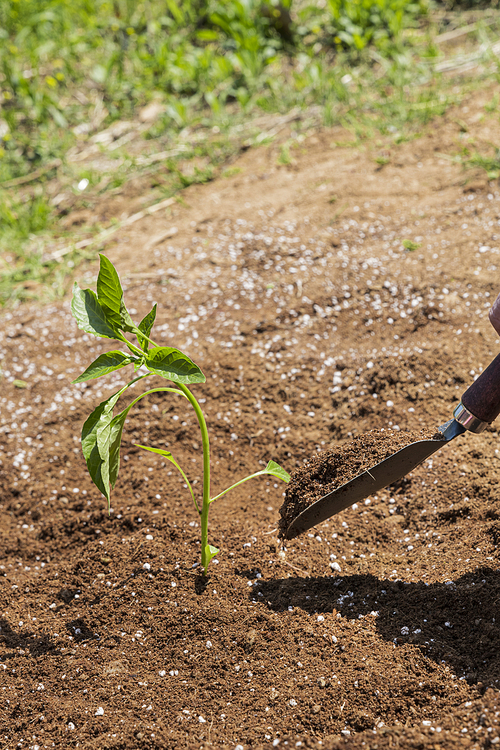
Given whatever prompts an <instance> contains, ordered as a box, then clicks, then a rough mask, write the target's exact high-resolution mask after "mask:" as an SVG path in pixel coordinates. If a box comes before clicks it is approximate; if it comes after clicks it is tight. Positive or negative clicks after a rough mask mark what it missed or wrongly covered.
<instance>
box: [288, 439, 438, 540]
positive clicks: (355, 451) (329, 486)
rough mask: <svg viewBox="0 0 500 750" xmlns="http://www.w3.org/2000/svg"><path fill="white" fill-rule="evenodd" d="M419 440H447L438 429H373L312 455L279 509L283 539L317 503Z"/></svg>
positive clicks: (293, 480) (292, 477) (298, 472)
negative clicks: (296, 522) (297, 520)
mask: <svg viewBox="0 0 500 750" xmlns="http://www.w3.org/2000/svg"><path fill="white" fill-rule="evenodd" d="M418 440H444V437H443V435H442V434H441V433H440V432H436V431H435V430H412V431H394V430H384V429H381V430H370V432H365V433H364V434H363V435H358V436H357V437H355V438H354V439H353V440H351V441H349V442H348V443H344V444H343V445H339V446H336V447H335V448H332V449H330V450H326V451H321V453H318V454H317V455H316V456H313V458H311V459H309V461H307V462H306V463H305V464H304V466H301V467H300V468H299V469H297V470H296V471H295V472H293V474H292V476H291V479H290V483H289V484H288V486H287V489H286V492H285V500H284V502H283V505H282V506H281V508H280V516H281V518H280V522H279V529H280V532H279V536H280V538H283V537H284V536H285V532H286V530H287V529H288V527H289V526H290V524H291V523H292V521H293V520H294V519H295V518H297V516H298V515H299V514H300V513H302V511H303V510H305V509H306V508H307V507H308V506H309V505H312V503H315V502H316V500H319V499H320V498H321V497H323V496H324V495H327V494H328V493H330V492H333V491H334V490H336V489H337V488H338V487H341V486H342V485H343V484H346V483H347V482H350V481H351V479H354V478H355V477H357V476H358V475H359V474H361V473H362V472H364V471H366V469H370V468H371V467H372V466H375V465H376V464H378V463H380V462H381V461H384V460H385V459H386V458H389V456H392V455H393V453H396V452H397V451H400V450H402V449H403V448H406V446H407V445H410V444H411V443H415V442H417V441H418Z"/></svg>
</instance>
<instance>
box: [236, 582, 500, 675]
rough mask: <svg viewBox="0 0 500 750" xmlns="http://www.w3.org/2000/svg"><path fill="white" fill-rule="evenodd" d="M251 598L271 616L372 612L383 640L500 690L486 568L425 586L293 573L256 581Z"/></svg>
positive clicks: (494, 599) (499, 645)
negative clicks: (296, 610)
mask: <svg viewBox="0 0 500 750" xmlns="http://www.w3.org/2000/svg"><path fill="white" fill-rule="evenodd" d="M251 596H252V597H255V596H257V597H258V598H261V601H265V602H267V606H268V607H269V608H270V609H272V610H274V611H277V612H280V611H281V612H283V611H286V610H288V609H289V608H290V607H293V608H299V609H302V610H303V611H305V612H308V613H309V614H320V613H327V612H329V613H334V614H337V615H338V614H340V616H341V617H342V618H348V619H350V620H357V619H361V618H364V617H366V616H370V615H372V616H373V617H374V618H375V627H376V630H377V631H378V633H380V635H381V636H382V638H384V639H385V640H387V641H392V642H394V643H395V644H396V645H403V644H413V645H415V646H416V647H418V648H420V649H421V650H422V651H423V652H424V653H425V654H426V656H428V657H430V658H432V659H434V660H435V661H437V662H442V661H444V662H446V663H447V664H448V665H450V666H451V667H452V668H453V669H454V671H455V673H456V674H457V676H458V677H462V678H465V679H466V680H467V682H468V683H469V684H477V683H482V684H483V685H489V686H494V687H496V688H498V686H499V685H500V680H499V679H498V678H499V675H500V622H498V623H497V621H496V620H497V618H498V616H499V608H498V605H499V602H500V572H499V571H496V570H492V569H491V568H486V567H485V568H478V569H477V570H475V571H474V572H472V573H467V574H465V575H463V576H461V577H460V578H459V579H457V580H456V581H446V582H445V583H432V584H426V583H424V582H422V581H419V582H417V583H405V582H404V581H390V580H379V579H378V578H376V577H375V576H373V575H369V574H368V575H352V576H344V577H315V578H314V577H313V578H305V577H304V578H301V577H298V576H297V577H291V578H286V579H279V580H271V581H259V582H258V583H257V584H256V586H255V587H254V588H253V590H252V594H251Z"/></svg>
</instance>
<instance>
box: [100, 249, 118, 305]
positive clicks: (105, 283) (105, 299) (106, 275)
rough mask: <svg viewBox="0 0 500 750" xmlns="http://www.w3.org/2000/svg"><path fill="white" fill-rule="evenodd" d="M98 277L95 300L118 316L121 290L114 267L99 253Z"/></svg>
mask: <svg viewBox="0 0 500 750" xmlns="http://www.w3.org/2000/svg"><path fill="white" fill-rule="evenodd" d="M99 260H100V266H99V275H98V277H97V299H98V300H99V304H101V305H105V306H106V307H108V308H109V309H110V310H111V311H112V312H114V313H116V315H118V316H119V315H120V308H121V302H122V299H123V289H122V285H121V284H120V279H119V276H118V274H117V272H116V269H115V267H114V265H113V264H112V263H111V261H110V260H109V259H108V258H106V256H105V255H102V253H99Z"/></svg>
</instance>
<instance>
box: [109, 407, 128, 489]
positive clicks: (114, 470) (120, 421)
mask: <svg viewBox="0 0 500 750" xmlns="http://www.w3.org/2000/svg"><path fill="white" fill-rule="evenodd" d="M130 409H131V406H128V407H127V408H126V409H124V410H123V411H121V412H120V413H119V414H117V415H116V417H113V419H112V421H111V425H110V428H111V429H110V438H109V483H110V485H111V487H114V486H115V484H116V480H117V478H118V470H119V468H120V446H121V442H122V433H123V426H124V424H125V420H126V419H127V416H128V413H129V411H130Z"/></svg>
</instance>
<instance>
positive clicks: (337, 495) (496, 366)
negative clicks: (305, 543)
mask: <svg viewBox="0 0 500 750" xmlns="http://www.w3.org/2000/svg"><path fill="white" fill-rule="evenodd" d="M498 414H500V354H499V355H498V356H497V357H496V358H495V359H494V360H493V361H492V362H491V364H490V365H489V366H488V367H487V368H486V370H484V372H483V373H482V374H481V375H480V376H479V377H478V378H477V380H475V381H474V383H472V385H471V386H470V387H469V388H468V389H467V390H466V391H465V393H464V394H463V396H462V400H461V401H460V403H459V405H458V406H457V407H456V409H455V411H454V412H453V419H450V420H449V421H448V422H445V424H443V425H441V427H439V433H440V434H441V436H442V439H439V436H438V439H433V440H419V441H418V442H416V443H411V445H407V446H406V447H405V448H402V449H401V450H399V451H397V453H394V454H393V455H392V456H390V457H389V458H386V459H385V460H384V461H381V462H380V463H378V464H376V465H375V466H372V467H371V468H370V469H367V470H366V471H364V472H363V473H362V474H359V475H358V476H357V477H355V478H354V479H351V480H350V481H349V482H346V483H345V484H343V485H342V486H341V487H338V488H337V489H336V490H334V491H333V492H330V493H329V494H328V495H324V497H321V498H320V499H319V500H316V502H314V503H312V504H311V505H309V506H308V507H307V508H306V509H305V510H303V511H302V513H300V514H299V515H298V516H297V517H296V518H295V519H294V520H293V521H292V523H291V524H290V526H289V527H288V529H287V530H286V532H285V534H284V538H285V539H293V538H294V537H296V536H298V535H299V534H302V532H304V531H307V530H308V529H310V528H312V527H313V526H316V524H318V523H321V522H322V521H325V520H326V519H327V518H330V517H331V516H334V515H335V514H336V513H339V512H340V511H341V510H344V509H345V508H347V507H349V506H350V505H353V503H357V502H359V501H360V500H363V499H364V498H365V497H368V496H369V495H373V494H374V493H375V492H378V491H379V490H381V489H383V488H384V487H387V486H388V485H390V484H393V483H394V482H396V481H397V480H398V479H401V477H403V476H405V474H408V473H409V472H410V471H412V470H413V469H414V468H415V467H416V466H418V465H419V464H421V463H422V461H425V459H426V458H429V456H431V455H432V454H433V453H435V452H436V451H437V450H439V449H440V448H442V447H443V445H445V444H446V443H449V442H450V441H451V440H453V439H454V438H456V437H458V435H462V434H463V433H464V432H466V431H469V432H475V433H476V434H478V433H480V432H482V431H483V430H484V429H486V427H488V425H489V424H491V423H492V422H493V421H494V420H495V419H496V418H497V416H498Z"/></svg>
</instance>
